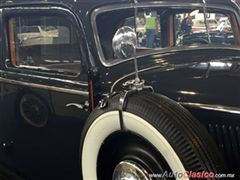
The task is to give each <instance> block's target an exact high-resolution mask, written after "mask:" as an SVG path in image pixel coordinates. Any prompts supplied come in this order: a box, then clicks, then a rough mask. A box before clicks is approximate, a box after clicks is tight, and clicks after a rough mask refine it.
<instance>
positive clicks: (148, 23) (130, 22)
mask: <svg viewBox="0 0 240 180" xmlns="http://www.w3.org/2000/svg"><path fill="white" fill-rule="evenodd" d="M122 26H130V27H132V28H134V26H135V22H134V17H129V18H126V19H124V20H123V24H122ZM136 31H137V38H138V48H139V49H140V48H160V47H161V28H160V16H159V15H158V13H157V11H155V10H151V9H147V10H140V11H139V12H138V16H137V18H136Z"/></svg>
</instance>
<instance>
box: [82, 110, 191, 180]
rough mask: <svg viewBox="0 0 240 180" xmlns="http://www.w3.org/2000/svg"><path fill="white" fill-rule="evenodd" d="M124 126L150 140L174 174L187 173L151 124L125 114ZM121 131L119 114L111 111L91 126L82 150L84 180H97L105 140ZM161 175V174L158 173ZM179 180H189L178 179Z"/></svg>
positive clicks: (186, 179)
mask: <svg viewBox="0 0 240 180" xmlns="http://www.w3.org/2000/svg"><path fill="white" fill-rule="evenodd" d="M123 120H124V126H125V128H126V129H127V130H129V131H132V132H134V133H136V134H139V135H140V136H142V137H144V138H145V139H146V140H148V141H149V142H150V143H151V144H152V145H153V146H155V147H156V149H158V151H159V152H160V153H161V154H162V156H163V157H164V158H165V160H166V161H167V162H168V165H169V167H170V168H171V170H172V171H173V173H176V172H177V173H184V172H186V170H185V168H184V166H183V164H182V163H181V160H180V159H179V157H178V155H177V154H176V152H175V151H174V149H173V148H172V147H171V145H170V144H169V143H168V141H167V140H166V139H165V137H164V136H163V135H162V134H160V133H159V132H158V130H157V129H155V128H154V127H153V126H152V125H151V124H149V123H148V122H147V121H145V120H144V119H142V118H141V117H139V116H136V115H134V114H132V113H128V112H123ZM119 130H120V123H119V112H118V111H110V112H106V113H104V114H103V115H101V116H99V117H98V118H97V119H96V120H95V121H94V122H93V124H92V125H91V126H90V128H89V130H88V132H87V134H86V136H85V140H84V144H83V150H82V175H83V180H97V157H98V153H99V150H100V148H101V146H102V143H103V142H104V140H105V139H106V138H107V137H108V136H109V135H110V134H112V133H113V132H116V131H119ZM156 173H159V172H156ZM177 179H178V180H188V178H186V177H181V178H179V177H177Z"/></svg>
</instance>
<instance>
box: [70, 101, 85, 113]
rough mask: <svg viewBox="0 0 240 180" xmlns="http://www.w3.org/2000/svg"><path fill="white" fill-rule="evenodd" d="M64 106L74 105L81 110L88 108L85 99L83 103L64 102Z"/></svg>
mask: <svg viewBox="0 0 240 180" xmlns="http://www.w3.org/2000/svg"><path fill="white" fill-rule="evenodd" d="M66 107H76V108H78V109H81V110H86V111H87V110H88V107H89V102H88V101H85V102H84V104H78V103H68V104H66Z"/></svg>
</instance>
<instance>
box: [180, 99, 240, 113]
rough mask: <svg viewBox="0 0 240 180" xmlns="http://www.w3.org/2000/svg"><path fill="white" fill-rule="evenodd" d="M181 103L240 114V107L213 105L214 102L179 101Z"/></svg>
mask: <svg viewBox="0 0 240 180" xmlns="http://www.w3.org/2000/svg"><path fill="white" fill-rule="evenodd" d="M179 104H181V105H183V106H185V107H192V108H198V109H206V110H211V111H219V112H224V113H231V114H239V115H240V108H239V107H231V106H222V105H215V104H213V105H212V104H201V103H189V102H179Z"/></svg>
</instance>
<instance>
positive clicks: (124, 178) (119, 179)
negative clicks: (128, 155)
mask: <svg viewBox="0 0 240 180" xmlns="http://www.w3.org/2000/svg"><path fill="white" fill-rule="evenodd" d="M112 180H150V178H149V176H148V173H147V171H146V170H145V169H144V168H143V167H141V166H140V165H139V164H137V163H136V162H133V161H121V162H120V163H119V164H118V165H117V166H116V167H115V169H114V172H113V177H112Z"/></svg>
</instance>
